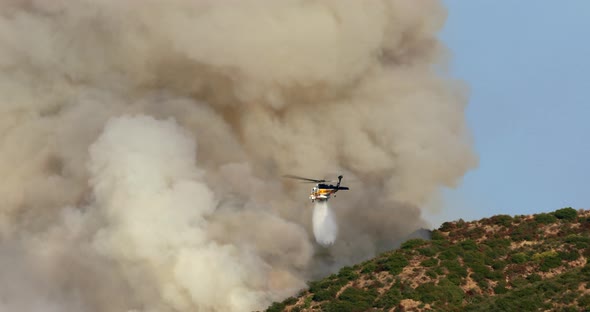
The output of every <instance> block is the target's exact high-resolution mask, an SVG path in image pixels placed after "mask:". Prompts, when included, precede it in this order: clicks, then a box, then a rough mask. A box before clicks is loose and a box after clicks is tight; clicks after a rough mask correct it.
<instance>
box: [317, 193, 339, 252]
mask: <svg viewBox="0 0 590 312" xmlns="http://www.w3.org/2000/svg"><path fill="white" fill-rule="evenodd" d="M313 234H314V235H315V239H316V241H317V242H318V243H319V244H320V245H323V246H328V245H332V244H333V243H334V241H336V236H337V235H338V226H337V225H336V221H335V220H334V215H333V214H332V211H331V210H330V207H328V202H327V201H322V202H317V203H316V204H315V206H314V208H313Z"/></svg>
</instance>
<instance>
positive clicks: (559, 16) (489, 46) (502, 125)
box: [427, 0, 590, 227]
mask: <svg viewBox="0 0 590 312" xmlns="http://www.w3.org/2000/svg"><path fill="white" fill-rule="evenodd" d="M444 3H445V4H446V5H447V9H448V13H449V15H448V19H447V24H446V27H445V29H444V30H443V32H442V33H441V36H440V37H441V39H442V40H443V41H444V42H445V43H446V45H447V46H448V47H449V49H450V50H451V52H452V62H451V65H450V71H451V74H452V75H453V76H455V77H458V78H460V79H462V80H464V81H465V82H467V84H468V85H469V86H470V101H469V106H468V109H467V119H468V124H469V127H470V128H471V130H472V133H473V137H474V140H475V149H476V151H477V153H478V154H479V158H480V165H479V168H477V169H475V170H473V171H471V172H469V173H468V174H467V175H466V176H465V178H464V179H463V182H462V184H461V186H460V187H458V188H457V189H455V190H449V191H446V192H445V205H444V206H445V208H444V209H443V211H442V212H441V213H440V214H438V215H432V216H428V217H427V219H428V220H430V221H431V222H432V223H433V224H432V225H433V226H434V227H437V226H438V225H439V224H440V223H441V222H442V221H450V220H456V219H459V218H463V219H464V220H466V221H467V220H474V219H480V218H483V217H488V216H492V215H496V214H510V215H516V214H532V213H538V212H548V211H553V210H556V209H559V208H562V207H568V206H571V207H574V208H576V209H577V208H585V209H587V208H590V205H589V201H590V179H589V173H590V165H589V164H590V141H589V138H588V135H589V134H590V123H589V122H588V119H589V117H590V1H588V0H577V1H574V0H569V1H543V0H526V1H524V0H520V1H492V0H488V1H484V0H445V1H444Z"/></svg>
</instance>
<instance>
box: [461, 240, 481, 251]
mask: <svg viewBox="0 0 590 312" xmlns="http://www.w3.org/2000/svg"><path fill="white" fill-rule="evenodd" d="M459 245H460V246H461V248H463V250H477V244H476V243H475V241H474V240H472V239H466V240H464V241H462V242H461V243H460V244H459Z"/></svg>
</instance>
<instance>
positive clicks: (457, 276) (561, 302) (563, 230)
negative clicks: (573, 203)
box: [266, 208, 590, 312]
mask: <svg viewBox="0 0 590 312" xmlns="http://www.w3.org/2000/svg"><path fill="white" fill-rule="evenodd" d="M589 256H590V211H587V210H578V211H576V210H575V209H572V208H563V209H558V210H556V211H554V212H552V213H541V214H536V215H531V216H514V217H513V216H508V215H496V216H493V217H491V218H485V219H482V220H479V221H473V222H464V221H463V220H459V221H455V222H446V223H444V224H442V225H441V227H440V228H439V229H437V230H434V231H432V239H431V240H422V239H412V240H408V241H406V242H405V243H403V244H402V245H401V246H400V248H399V249H397V250H393V251H390V252H387V253H384V254H382V255H380V256H378V257H376V258H374V259H371V260H369V261H365V262H363V263H361V264H358V265H355V266H353V267H345V268H342V269H341V270H340V272H339V273H338V274H334V275H332V276H329V277H327V278H325V279H323V280H320V281H315V282H311V283H309V289H307V290H303V291H302V292H301V293H300V294H299V296H297V297H291V298H288V299H287V300H285V301H283V302H281V303H274V304H273V305H272V306H270V307H269V308H268V309H267V310H266V311H268V312H275V311H292V312H295V311H328V312H332V311H338V312H346V311H543V310H551V311H590V263H587V258H588V257H589Z"/></svg>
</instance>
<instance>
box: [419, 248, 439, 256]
mask: <svg viewBox="0 0 590 312" xmlns="http://www.w3.org/2000/svg"><path fill="white" fill-rule="evenodd" d="M418 252H419V253H420V254H421V255H423V256H426V257H432V256H434V255H436V252H437V250H436V248H434V247H425V248H420V249H418Z"/></svg>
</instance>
